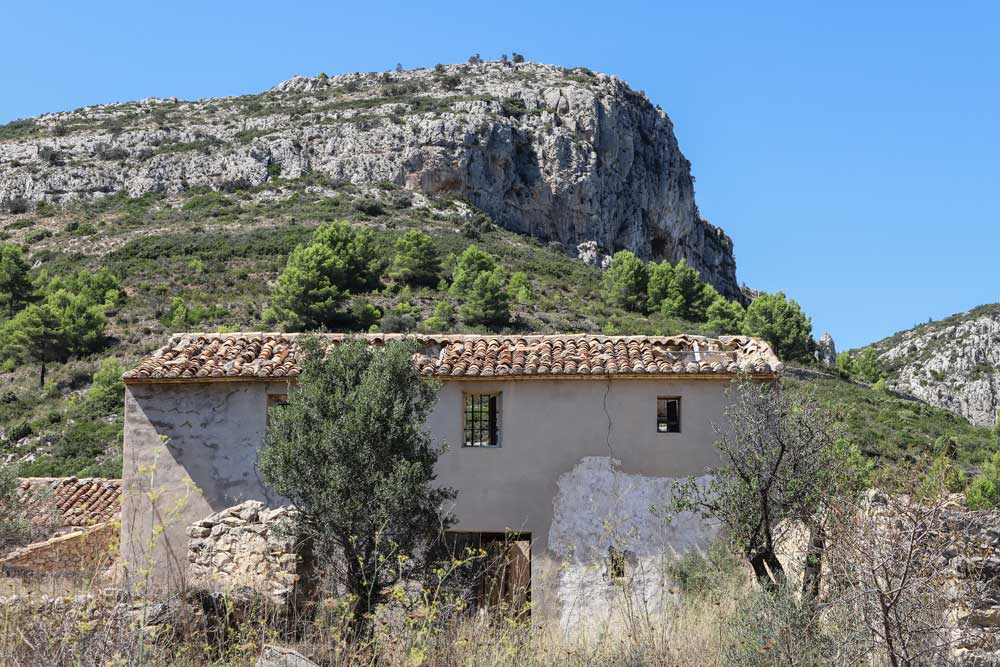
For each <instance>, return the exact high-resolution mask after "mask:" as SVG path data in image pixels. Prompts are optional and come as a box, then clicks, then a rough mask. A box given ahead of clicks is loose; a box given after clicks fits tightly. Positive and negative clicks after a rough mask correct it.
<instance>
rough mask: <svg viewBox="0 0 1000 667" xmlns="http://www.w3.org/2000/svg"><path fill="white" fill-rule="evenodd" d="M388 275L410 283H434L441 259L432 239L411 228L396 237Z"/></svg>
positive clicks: (436, 280)
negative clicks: (394, 251)
mask: <svg viewBox="0 0 1000 667" xmlns="http://www.w3.org/2000/svg"><path fill="white" fill-rule="evenodd" d="M395 249H396V254H395V255H394V256H393V258H392V268H391V269H390V271H389V277H390V278H392V279H393V280H398V281H399V282H403V283H407V284H410V285H436V284H437V282H438V274H439V273H441V259H440V257H439V256H438V250H437V247H436V246H435V245H434V239H432V238H431V237H430V235H429V234H425V233H423V232H421V231H419V230H416V229H412V230H410V231H408V232H406V233H405V234H403V235H402V236H400V237H399V238H398V239H396V246H395Z"/></svg>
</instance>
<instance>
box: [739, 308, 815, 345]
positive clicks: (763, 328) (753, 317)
mask: <svg viewBox="0 0 1000 667" xmlns="http://www.w3.org/2000/svg"><path fill="white" fill-rule="evenodd" d="M743 333H744V334H746V335H748V336H759V337H761V338H763V339H764V340H766V341H767V342H768V343H769V344H770V345H771V348H772V349H773V350H774V353H775V354H777V355H778V356H779V357H781V358H782V359H806V358H808V357H809V353H810V350H811V347H812V320H810V319H809V318H808V317H806V315H805V313H803V312H802V308H801V307H800V306H799V304H798V303H796V302H795V300H794V299H789V298H788V297H786V296H785V293H784V292H775V293H774V294H767V293H764V294H761V295H760V296H758V297H757V298H756V299H754V300H753V301H751V302H750V306H749V307H748V308H747V313H746V317H744V318H743Z"/></svg>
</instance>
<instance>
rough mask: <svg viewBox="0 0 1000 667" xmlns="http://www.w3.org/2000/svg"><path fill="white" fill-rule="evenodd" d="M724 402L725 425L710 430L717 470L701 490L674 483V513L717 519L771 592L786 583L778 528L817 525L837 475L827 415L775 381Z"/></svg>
mask: <svg viewBox="0 0 1000 667" xmlns="http://www.w3.org/2000/svg"><path fill="white" fill-rule="evenodd" d="M727 396H728V398H729V401H730V404H729V406H728V407H727V408H726V423H724V424H721V425H715V429H716V433H717V434H718V438H719V439H718V441H717V442H716V447H717V448H718V450H719V454H720V455H721V462H720V465H719V467H718V468H717V469H716V470H714V475H713V476H712V478H711V480H710V481H709V482H708V483H707V484H705V485H698V484H696V483H695V481H694V480H693V479H691V480H687V481H686V482H683V483H680V484H678V485H676V487H675V489H674V509H675V510H693V511H696V512H699V513H700V514H701V515H702V516H703V517H705V518H710V519H714V520H717V521H719V522H720V523H721V524H722V525H723V527H724V528H725V529H726V530H727V532H728V534H729V536H730V539H731V540H732V542H733V544H734V546H735V547H736V548H737V549H738V550H739V551H740V553H742V554H743V556H744V557H745V558H746V560H747V562H748V563H749V565H750V567H751V568H752V569H753V572H754V575H755V576H756V578H757V580H758V582H760V583H761V584H762V585H763V586H764V587H765V588H769V589H774V588H777V587H778V586H779V585H780V584H781V583H782V582H783V580H784V571H785V568H784V566H783V565H782V563H781V561H780V560H779V559H778V555H777V543H778V539H779V537H780V528H781V526H784V525H787V522H788V521H789V520H791V521H796V520H797V521H803V522H805V523H806V524H807V525H809V526H814V525H816V519H817V516H818V514H819V513H820V511H821V510H822V508H823V503H824V501H825V499H828V498H829V497H830V496H831V495H833V493H834V490H835V488H836V486H837V483H838V476H839V475H840V474H841V472H840V471H841V470H842V469H843V466H839V465H838V464H837V462H838V458H839V448H838V447H837V443H836V438H835V434H834V428H833V423H832V417H831V415H829V413H828V412H827V411H825V410H823V409H821V408H820V406H819V404H818V403H817V402H816V401H815V399H814V398H813V397H811V396H809V395H808V394H798V393H796V394H794V395H790V394H789V393H788V392H784V391H782V389H781V386H780V385H778V384H777V383H773V382H759V381H754V380H750V379H746V378H744V379H741V380H738V381H736V382H735V383H734V384H733V385H732V387H731V388H730V389H729V390H728V391H727ZM814 541H818V540H814ZM812 576H816V575H815V574H814V575H812ZM808 577H809V574H808V573H807V578H808ZM817 585H818V582H815V581H809V582H808V583H807V587H808V588H810V589H813V588H815V587H816V586H817Z"/></svg>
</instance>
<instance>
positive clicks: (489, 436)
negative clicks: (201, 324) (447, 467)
mask: <svg viewBox="0 0 1000 667" xmlns="http://www.w3.org/2000/svg"><path fill="white" fill-rule="evenodd" d="M499 404H500V394H499V393H497V394H466V395H465V446H466V447H499V446H500V414H499V407H500V405H499Z"/></svg>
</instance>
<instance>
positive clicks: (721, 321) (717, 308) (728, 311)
mask: <svg viewBox="0 0 1000 667" xmlns="http://www.w3.org/2000/svg"><path fill="white" fill-rule="evenodd" d="M705 314H706V317H707V318H708V324H707V326H708V328H709V329H710V330H711V331H713V332H715V333H717V334H722V335H725V334H729V335H736V334H739V333H740V329H741V328H742V327H743V318H744V317H746V309H745V308H744V307H743V304H741V303H740V302H739V301H727V300H726V299H725V298H724V297H722V296H719V297H718V298H717V299H716V300H715V301H713V302H712V305H710V306H709V307H708V309H707V310H706V313H705Z"/></svg>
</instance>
